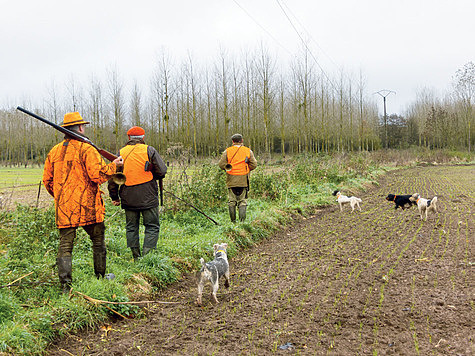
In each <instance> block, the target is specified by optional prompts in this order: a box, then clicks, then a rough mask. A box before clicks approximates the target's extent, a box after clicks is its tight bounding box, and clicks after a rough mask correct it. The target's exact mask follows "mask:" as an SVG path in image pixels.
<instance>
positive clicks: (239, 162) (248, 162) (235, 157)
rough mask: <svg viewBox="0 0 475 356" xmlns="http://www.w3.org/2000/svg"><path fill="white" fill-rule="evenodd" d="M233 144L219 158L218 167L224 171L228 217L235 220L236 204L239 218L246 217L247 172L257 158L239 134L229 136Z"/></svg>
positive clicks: (255, 163)
mask: <svg viewBox="0 0 475 356" xmlns="http://www.w3.org/2000/svg"><path fill="white" fill-rule="evenodd" d="M231 141H232V143H233V145H232V146H231V147H228V148H227V149H226V150H225V151H224V152H223V154H222V155H221V159H220V160H219V163H218V165H219V168H221V169H222V170H225V171H226V186H227V187H228V199H229V200H228V208H229V217H230V218H231V221H232V222H235V221H236V206H237V207H238V211H239V220H241V221H242V222H243V221H244V220H245V219H246V209H247V201H246V199H247V193H248V191H249V173H250V172H251V171H252V170H253V169H255V168H256V167H257V160H256V158H255V157H254V153H253V152H252V151H251V149H250V148H249V147H246V146H244V144H243V138H242V135H241V134H234V135H232V137H231Z"/></svg>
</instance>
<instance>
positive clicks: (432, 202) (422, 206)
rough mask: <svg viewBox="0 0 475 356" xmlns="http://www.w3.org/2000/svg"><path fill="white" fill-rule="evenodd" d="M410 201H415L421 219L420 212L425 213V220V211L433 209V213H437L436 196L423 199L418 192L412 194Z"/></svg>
mask: <svg viewBox="0 0 475 356" xmlns="http://www.w3.org/2000/svg"><path fill="white" fill-rule="evenodd" d="M409 200H410V201H413V202H416V204H417V208H418V209H419V215H420V217H421V220H422V214H424V213H425V215H426V221H427V212H428V211H429V210H430V211H433V212H434V213H437V197H436V196H435V197H433V198H432V199H425V198H421V196H420V194H419V193H415V194H413V195H412V196H411V197H410V198H409Z"/></svg>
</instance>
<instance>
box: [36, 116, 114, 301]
mask: <svg viewBox="0 0 475 356" xmlns="http://www.w3.org/2000/svg"><path fill="white" fill-rule="evenodd" d="M88 123H89V122H87V121H84V120H83V118H82V117H81V115H79V113H78V112H71V113H67V114H66V115H64V120H63V123H62V124H61V126H62V127H66V128H68V129H69V130H71V131H74V132H76V133H78V134H80V135H83V136H84V133H85V125H86V124H88ZM121 166H122V158H121V157H118V158H117V159H115V160H114V161H113V162H111V163H109V164H106V163H105V162H104V160H103V159H102V158H101V156H100V155H99V152H97V150H96V149H95V148H94V147H92V146H91V145H90V144H88V143H85V142H80V141H78V140H76V139H74V138H73V137H70V136H69V135H65V137H64V141H62V142H60V143H58V144H57V145H56V146H54V147H53V148H52V149H51V151H50V152H49V153H48V157H47V158H46V162H45V167H44V170H43V184H44V185H45V187H46V190H47V191H48V193H49V194H51V195H52V196H53V197H54V205H55V213H56V225H57V226H58V229H59V246H58V255H57V258H56V263H57V266H58V274H59V281H60V283H61V286H62V290H63V293H69V290H70V288H71V283H72V252H73V247H74V240H75V238H76V230H77V228H78V227H79V226H81V227H82V228H83V229H84V230H85V231H86V232H87V234H88V235H89V237H90V238H91V241H92V252H93V261H94V272H95V274H96V276H97V278H100V277H104V276H105V271H106V244H105V240H104V231H105V226H104V213H105V208H104V202H103V201H102V194H103V192H102V191H101V189H100V185H101V184H102V183H104V182H106V181H107V180H108V179H109V178H110V177H111V176H112V175H113V174H114V173H116V169H117V168H118V167H121Z"/></svg>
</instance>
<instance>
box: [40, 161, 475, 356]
mask: <svg viewBox="0 0 475 356" xmlns="http://www.w3.org/2000/svg"><path fill="white" fill-rule="evenodd" d="M474 177H475V167H474V166H435V167H418V168H412V169H408V170H400V171H393V172H391V173H388V174H387V175H385V176H384V177H383V178H382V179H380V180H379V185H378V186H374V187H372V188H371V189H369V190H367V191H366V192H365V193H361V194H358V195H359V196H360V197H361V198H362V199H363V204H362V209H363V211H362V212H354V213H350V209H349V207H346V209H344V212H343V213H340V211H339V209H338V207H337V206H336V205H334V206H332V207H328V208H323V209H321V210H319V211H316V212H315V215H314V216H312V217H310V218H308V219H305V220H299V221H298V222H296V223H295V224H294V226H293V227H291V228H289V229H287V230H285V231H282V232H280V233H278V234H276V235H274V236H272V237H271V238H269V239H267V240H266V241H264V242H262V243H260V244H259V245H257V246H256V247H254V248H252V249H249V250H246V251H243V252H242V253H241V254H240V255H239V256H238V257H235V258H234V259H233V260H231V261H230V265H231V288H230V289H228V290H226V289H225V288H224V287H223V283H221V284H220V289H219V291H218V299H219V301H220V303H219V304H217V305H214V304H213V303H212V301H211V297H210V287H209V286H207V287H206V288H205V294H204V295H203V302H204V304H203V307H199V306H198V305H197V304H196V302H195V301H196V296H197V292H196V283H195V278H194V276H193V275H188V276H185V278H184V279H183V280H182V281H180V282H178V283H176V284H174V285H173V286H171V287H170V288H168V289H166V290H165V291H163V293H161V294H160V295H158V296H157V297H156V299H157V300H162V301H167V302H177V304H156V305H154V306H151V307H149V309H148V318H147V319H145V320H125V321H116V322H111V325H105V326H103V327H102V328H99V329H98V330H97V331H94V332H87V333H82V334H79V335H71V336H70V337H68V338H67V339H65V340H63V341H61V342H60V343H58V344H56V345H54V346H53V347H52V348H51V349H50V350H49V352H48V353H49V354H52V355H66V354H69V355H70V354H74V355H212V354H213V355H241V354H242V355H268V354H274V353H276V354H303V355H358V354H361V355H363V354H364V355H369V354H372V355H470V354H472V355H473V354H475V345H474V340H473V338H474V332H473V330H474V326H475V323H474V320H475V277H474V265H475V256H474V242H475V239H474V236H475V227H474V222H473V211H474V202H475V184H474V180H475V178H474ZM415 192H418V193H420V194H421V195H422V196H423V197H430V198H431V197H433V196H434V195H437V196H438V209H439V213H438V214H435V215H434V214H429V219H428V221H421V220H420V218H419V215H418V213H417V209H416V208H415V207H412V208H410V209H407V210H404V211H402V210H400V209H398V210H394V203H390V202H388V201H386V200H385V199H384V197H385V196H386V195H387V194H388V193H393V194H409V193H415ZM343 193H345V192H343ZM251 203H252V202H251Z"/></svg>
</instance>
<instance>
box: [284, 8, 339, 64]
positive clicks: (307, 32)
mask: <svg viewBox="0 0 475 356" xmlns="http://www.w3.org/2000/svg"><path fill="white" fill-rule="evenodd" d="M281 2H282V3H283V4H284V6H285V7H286V8H287V11H288V12H289V13H290V14H291V15H292V16H293V18H294V19H295V21H297V23H298V24H299V25H300V27H302V28H303V30H304V31H305V33H306V34H307V36H308V37H309V38H310V39H311V40H312V41H313V42H314V43H315V44H316V46H317V47H318V48H319V49H320V51H321V52H322V53H323V54H324V55H325V56H326V57H327V58H328V59H329V60H330V62H332V64H333V65H334V66H335V67H336V68H337V69H339V68H338V65H337V64H336V63H335V61H334V60H333V58H331V57H330V56H329V55H328V54H327V53H326V52H325V50H324V49H323V48H322V47H321V46H320V45H319V44H318V42H317V41H316V40H315V39H314V38H313V36H312V34H311V33H310V32H309V31H308V30H307V29H306V28H305V26H304V25H303V24H302V23H301V22H300V21H299V19H298V18H297V16H295V14H294V13H293V12H292V10H291V9H290V7H289V6H288V5H287V4H286V3H285V2H284V1H282V0H281Z"/></svg>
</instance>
